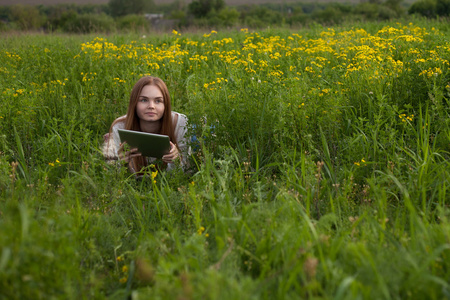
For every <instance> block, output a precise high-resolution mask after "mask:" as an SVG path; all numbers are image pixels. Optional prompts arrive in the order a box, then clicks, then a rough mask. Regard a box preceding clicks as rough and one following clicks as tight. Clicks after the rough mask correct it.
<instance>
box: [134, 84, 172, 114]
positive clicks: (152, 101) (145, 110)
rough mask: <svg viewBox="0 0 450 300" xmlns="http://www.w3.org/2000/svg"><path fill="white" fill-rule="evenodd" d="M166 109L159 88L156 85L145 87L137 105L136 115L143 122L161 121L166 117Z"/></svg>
mask: <svg viewBox="0 0 450 300" xmlns="http://www.w3.org/2000/svg"><path fill="white" fill-rule="evenodd" d="M164 108H165V107H164V98H163V94H162V93H161V91H160V90H159V88H158V87H157V86H155V85H146V86H144V88H142V91H141V94H140V95H139V99H138V102H137V105H136V114H137V115H138V117H139V119H140V120H141V122H142V121H146V122H155V121H159V120H161V118H162V117H163V115H164Z"/></svg>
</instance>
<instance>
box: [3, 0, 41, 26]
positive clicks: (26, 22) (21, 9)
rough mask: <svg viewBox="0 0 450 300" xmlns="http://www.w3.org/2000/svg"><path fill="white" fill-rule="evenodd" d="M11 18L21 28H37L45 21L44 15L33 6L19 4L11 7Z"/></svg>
mask: <svg viewBox="0 0 450 300" xmlns="http://www.w3.org/2000/svg"><path fill="white" fill-rule="evenodd" d="M11 20H12V21H13V22H15V23H16V24H17V25H18V27H19V28H20V29H22V30H30V29H37V28H40V27H41V26H42V25H43V24H44V23H45V17H44V16H42V15H41V14H40V13H39V10H38V9H37V8H36V7H35V6H31V5H20V4H18V5H14V6H13V7H12V8H11Z"/></svg>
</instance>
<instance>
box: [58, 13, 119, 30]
mask: <svg viewBox="0 0 450 300" xmlns="http://www.w3.org/2000/svg"><path fill="white" fill-rule="evenodd" d="M114 29H115V22H114V19H113V18H112V17H111V16H108V15H106V14H103V13H102V14H84V15H75V14H73V13H70V14H69V17H68V19H67V21H66V22H64V25H63V30H64V31H66V32H74V33H90V32H111V31H113V30H114Z"/></svg>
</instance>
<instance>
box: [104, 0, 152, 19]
mask: <svg viewBox="0 0 450 300" xmlns="http://www.w3.org/2000/svg"><path fill="white" fill-rule="evenodd" d="M108 5H109V9H110V11H111V15H112V16H113V17H121V16H126V15H130V14H136V15H140V14H143V13H147V12H150V11H151V10H152V9H153V8H154V2H153V0H109V2H108Z"/></svg>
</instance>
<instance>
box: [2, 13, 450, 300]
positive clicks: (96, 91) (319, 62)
mask: <svg viewBox="0 0 450 300" xmlns="http://www.w3.org/2000/svg"><path fill="white" fill-rule="evenodd" d="M433 28H443V25H442V23H438V22H425V21H420V20H418V21H417V23H416V24H401V23H399V24H395V23H383V24H380V23H377V24H361V25H359V26H358V27H353V28H351V27H339V28H338V27H336V28H330V29H328V28H313V29H304V30H302V31H297V32H289V31H286V30H281V29H280V30H279V29H270V30H265V31H261V32H245V31H240V32H237V31H231V32H219V33H214V32H211V33H208V32H207V33H205V35H200V34H184V33H181V35H180V34H179V33H174V34H172V35H160V36H149V37H143V36H138V35H115V36H104V37H100V38H99V37H95V36H90V35H84V36H76V35H73V36H60V35H18V36H3V37H2V44H1V45H0V72H1V73H2V76H0V93H1V94H0V95H1V101H2V105H1V106H0V130H1V132H2V133H1V136H0V141H1V144H0V145H1V148H0V151H1V156H0V188H1V192H0V194H1V198H0V298H4V299H35V298H38V299H48V298H64V299H67V298H69V299H71V298H74V299H75V298H80V297H81V298H112V299H124V298H129V297H131V298H138V297H140V298H186V299H190V298H207V299H234V298H238V297H239V298H255V299H260V298H263V299H272V298H280V299H289V298H295V299H298V298H318V299H319V298H323V299H354V298H363V299H405V298H407V299H444V298H446V297H449V295H450V286H449V282H450V277H449V274H450V272H449V267H450V265H449V261H450V235H449V232H450V228H449V209H448V205H449V200H448V199H449V196H448V195H449V186H450V183H449V178H450V174H449V170H450V168H449V161H448V159H449V151H448V150H449V148H448V145H449V141H450V134H449V121H448V120H449V106H448V105H449V103H448V99H449V89H450V87H449V86H448V82H449V81H450V77H449V76H450V75H449V71H448V61H447V60H446V58H445V57H446V54H447V53H448V51H449V44H448V32H446V31H438V30H435V29H433ZM293 33H295V34H298V35H299V36H301V37H299V36H297V35H293ZM230 38H231V40H230ZM87 43H89V44H87ZM116 47H117V48H116ZM355 47H360V48H355ZM371 51H372V52H371ZM277 53H278V54H277ZM371 53H372V54H371ZM342 54H345V56H344V55H342ZM370 55H373V57H369V56H370ZM377 56H379V58H380V59H381V60H380V59H378V58H376V57H377ZM418 59H423V60H424V61H421V60H418ZM400 62H401V63H400ZM156 64H157V65H156ZM358 67H359V69H358ZM349 70H352V71H349ZM423 71H425V73H422V72H423ZM430 72H431V73H430ZM421 73H422V74H421ZM142 74H152V75H155V76H159V77H161V78H163V79H164V80H165V81H166V83H167V84H168V87H169V90H170V92H171V96H172V100H173V107H174V110H176V111H179V112H182V113H185V114H186V115H187V116H188V118H189V120H190V124H191V125H195V126H191V127H190V128H189V132H190V136H191V135H194V134H195V136H196V138H197V140H196V141H195V143H193V144H192V145H191V147H192V149H193V150H194V152H193V155H192V156H191V157H190V168H189V170H188V172H183V171H181V170H176V171H173V172H164V171H163V172H159V173H158V175H157V177H156V178H155V179H156V182H152V181H151V180H150V179H149V178H144V179H143V180H136V179H135V178H134V176H132V175H130V174H129V173H127V170H126V169H125V168H121V167H119V166H116V165H110V164H108V163H106V162H105V161H104V160H103V158H102V155H101V145H102V139H103V137H102V136H103V134H104V133H106V132H107V131H108V130H109V126H110V124H111V123H112V121H113V120H114V119H115V118H116V117H118V116H120V115H122V114H125V112H126V107H127V103H128V100H127V97H128V94H129V91H130V90H131V87H132V86H133V84H134V82H135V81H136V80H137V79H138V78H139V77H140V76H142ZM419 74H421V75H419ZM428 74H430V75H428ZM147 177H148V176H147Z"/></svg>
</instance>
